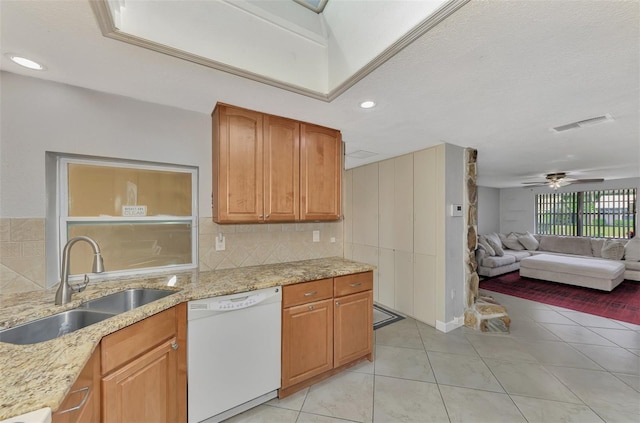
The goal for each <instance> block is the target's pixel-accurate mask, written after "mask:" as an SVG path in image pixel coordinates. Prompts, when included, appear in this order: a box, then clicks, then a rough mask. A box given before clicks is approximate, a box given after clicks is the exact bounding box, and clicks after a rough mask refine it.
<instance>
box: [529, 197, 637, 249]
mask: <svg viewBox="0 0 640 423" xmlns="http://www.w3.org/2000/svg"><path fill="white" fill-rule="evenodd" d="M535 201H536V232H537V233H539V234H549V235H573V236H585V237H599V238H620V239H624V238H629V237H631V236H632V234H634V233H635V232H634V231H635V227H636V204H637V190H636V189H635V188H628V189H609V190H595V191H578V192H569V193H557V192H554V193H550V194H536V200H535Z"/></svg>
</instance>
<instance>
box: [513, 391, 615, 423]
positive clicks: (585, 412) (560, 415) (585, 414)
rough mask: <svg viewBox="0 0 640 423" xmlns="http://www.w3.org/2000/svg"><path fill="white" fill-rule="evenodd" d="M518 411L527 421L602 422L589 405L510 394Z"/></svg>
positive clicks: (551, 422) (550, 422)
mask: <svg viewBox="0 0 640 423" xmlns="http://www.w3.org/2000/svg"><path fill="white" fill-rule="evenodd" d="M511 399H513V402H515V403H516V405H517V406H518V408H519V409H520V412H522V414H523V415H524V417H525V418H526V419H527V421H529V422H549V423H553V422H562V423H602V422H603V420H602V419H601V418H600V417H598V415H597V414H596V413H594V412H593V410H591V409H590V408H589V407H587V406H586V405H582V404H570V403H566V402H558V401H549V400H543V399H538V398H528V397H520V396H517V395H512V396H511Z"/></svg>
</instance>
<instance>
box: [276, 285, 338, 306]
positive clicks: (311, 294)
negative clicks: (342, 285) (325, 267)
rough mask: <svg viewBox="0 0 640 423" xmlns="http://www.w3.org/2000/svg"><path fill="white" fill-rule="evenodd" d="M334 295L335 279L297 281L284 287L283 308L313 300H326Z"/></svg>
mask: <svg viewBox="0 0 640 423" xmlns="http://www.w3.org/2000/svg"><path fill="white" fill-rule="evenodd" d="M332 296H333V279H331V278H330V279H320V280H317V281H311V282H303V283H297V284H295V285H287V286H284V287H282V308H287V307H291V306H295V305H298V304H305V303H310V302H312V301H318V300H326V299H327V298H331V297H332Z"/></svg>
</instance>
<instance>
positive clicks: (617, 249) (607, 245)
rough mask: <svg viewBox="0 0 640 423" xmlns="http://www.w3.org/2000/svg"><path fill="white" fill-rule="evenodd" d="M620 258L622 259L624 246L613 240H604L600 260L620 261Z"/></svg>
mask: <svg viewBox="0 0 640 423" xmlns="http://www.w3.org/2000/svg"><path fill="white" fill-rule="evenodd" d="M622 257H624V244H623V243H622V242H620V241H617V240H615V239H606V240H605V241H604V244H602V258H605V259H609V260H622Z"/></svg>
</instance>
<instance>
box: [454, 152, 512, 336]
mask: <svg viewBox="0 0 640 423" xmlns="http://www.w3.org/2000/svg"><path fill="white" fill-rule="evenodd" d="M477 158H478V151H477V150H475V149H473V148H467V149H466V154H465V159H466V166H465V180H466V184H467V187H466V192H467V251H466V278H467V279H466V295H467V297H466V300H467V308H466V310H465V312H464V324H465V326H467V327H470V328H473V329H476V330H481V331H483V332H509V326H510V324H511V320H510V319H509V315H508V314H507V309H506V308H505V307H504V306H502V305H500V304H498V303H497V302H496V301H495V300H494V299H493V298H492V297H489V296H480V295H479V292H478V290H479V286H480V277H479V276H478V273H477V270H478V263H476V254H475V251H476V247H477V242H478V185H477V169H476V161H477Z"/></svg>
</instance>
